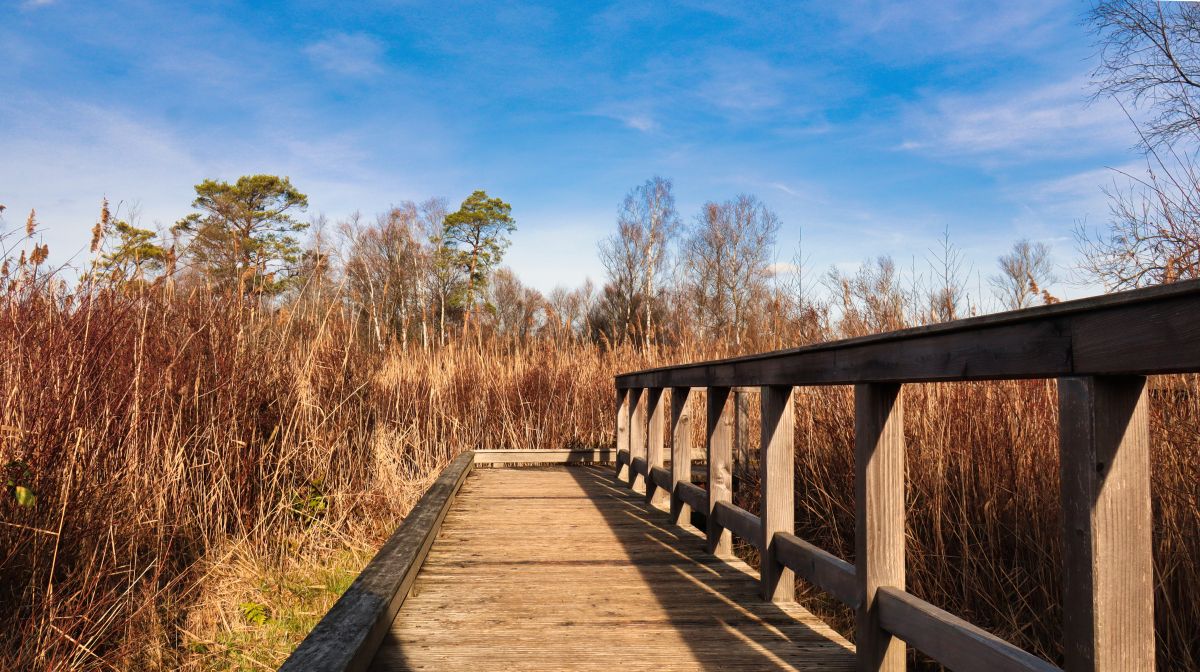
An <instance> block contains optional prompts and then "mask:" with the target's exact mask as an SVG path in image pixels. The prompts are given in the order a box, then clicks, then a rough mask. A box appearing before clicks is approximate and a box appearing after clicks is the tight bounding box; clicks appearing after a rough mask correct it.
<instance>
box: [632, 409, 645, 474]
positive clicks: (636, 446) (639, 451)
mask: <svg viewBox="0 0 1200 672" xmlns="http://www.w3.org/2000/svg"><path fill="white" fill-rule="evenodd" d="M638 460H641V461H642V463H643V464H644V463H645V461H646V395H645V390H640V389H634V390H630V391H629V465H630V469H629V487H631V488H637V487H638V485H639V484H640V483H642V482H643V481H642V480H640V479H641V477H642V476H644V475H645V473H646V472H644V471H643V472H642V473H641V474H637V473H635V472H634V470H633V465H634V464H636V463H637V461H638Z"/></svg>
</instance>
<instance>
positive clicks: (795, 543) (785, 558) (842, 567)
mask: <svg viewBox="0 0 1200 672" xmlns="http://www.w3.org/2000/svg"><path fill="white" fill-rule="evenodd" d="M775 556H776V557H777V558H778V559H779V561H780V562H782V563H783V564H784V565H786V566H787V567H789V568H790V569H792V571H794V572H796V575H797V576H799V577H800V578H802V579H804V580H805V581H808V582H809V583H811V584H813V585H814V586H816V587H818V588H820V589H821V590H823V591H825V592H827V593H829V594H830V595H832V596H833V597H834V598H835V599H837V600H838V601H839V602H841V603H842V604H844V605H846V606H848V607H850V608H851V609H857V608H858V607H859V605H861V604H862V589H861V587H860V586H859V584H858V577H857V576H855V574H854V565H852V564H850V563H848V562H846V561H845V560H842V559H841V558H839V557H837V556H836V555H833V554H832V553H829V552H827V551H824V550H822V549H820V548H817V547H816V546H813V545H812V544H810V543H808V542H807V541H804V540H803V539H801V538H799V537H797V536H796V535H794V534H791V533H789V532H776V533H775Z"/></svg>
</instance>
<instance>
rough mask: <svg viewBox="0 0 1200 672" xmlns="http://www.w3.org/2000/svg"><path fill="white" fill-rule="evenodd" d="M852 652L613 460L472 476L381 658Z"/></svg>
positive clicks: (774, 665) (706, 661)
mask: <svg viewBox="0 0 1200 672" xmlns="http://www.w3.org/2000/svg"><path fill="white" fill-rule="evenodd" d="M619 652H628V653H629V655H619ZM618 658H619V660H618ZM853 664H854V658H853V654H852V647H850V646H849V644H848V643H847V642H846V641H845V639H843V638H842V637H840V636H838V635H837V633H835V632H834V631H833V630H832V629H830V628H829V627H828V626H827V625H825V624H824V623H822V622H821V621H820V620H818V619H817V618H816V617H814V616H813V615H812V614H810V613H809V612H807V611H806V610H804V609H803V608H802V607H800V606H799V605H795V604H784V605H773V604H768V603H764V602H762V601H761V599H759V597H758V582H757V577H756V576H755V575H754V573H753V571H752V570H751V569H750V568H749V567H748V566H746V564H745V563H744V562H742V561H740V560H737V559H730V560H729V561H723V560H719V559H717V558H714V557H713V556H712V555H711V554H709V553H708V552H707V550H706V549H705V539H704V537H703V536H701V535H700V534H698V533H696V532H695V531H693V530H692V529H691V528H681V527H676V526H673V525H669V524H667V520H666V512H665V511H664V510H663V509H662V508H658V507H652V506H649V505H647V504H646V503H645V502H644V501H643V498H642V497H641V496H639V495H637V494H635V493H632V492H630V491H629V490H628V489H626V488H625V487H623V486H621V485H618V484H616V483H614V482H613V480H612V476H611V472H610V471H608V469H607V468H604V469H603V470H599V469H596V468H593V467H549V468H540V469H483V470H479V471H476V472H475V473H473V474H472V475H471V478H470V480H468V481H467V483H466V484H465V485H464V486H463V490H462V492H461V494H460V495H459V497H458V498H457V500H456V502H455V505H454V508H453V509H452V510H451V511H450V513H449V515H447V517H446V521H445V524H444V525H443V527H442V532H441V534H440V535H439V536H438V539H437V541H436V543H435V544H434V547H433V550H432V551H431V553H430V555H429V558H428V559H427V560H426V562H425V564H424V566H423V567H422V569H421V573H420V575H419V576H418V578H417V581H416V583H415V585H414V586H413V588H412V591H411V595H410V596H409V598H408V600H407V601H406V602H405V604H404V607H403V609H401V610H400V612H399V614H397V616H396V619H395V621H394V623H393V624H392V627H391V632H390V635H389V636H388V638H387V641H386V642H385V643H384V645H383V646H381V647H380V649H379V653H378V656H377V658H376V660H375V664H374V668H373V669H375V670H380V671H388V672H390V671H393V670H506V671H507V670H514V671H525V672H529V671H535V670H553V671H556V672H559V671H567V670H572V671H576V670H587V671H595V672H601V671H603V672H610V671H611V670H614V669H620V670H630V671H635V670H636V671H647V672H651V671H652V672H677V671H678V672H682V671H684V670H690V671H694V670H737V671H747V672H748V671H750V670H804V671H805V672H835V671H837V672H850V671H851V670H852V669H853Z"/></svg>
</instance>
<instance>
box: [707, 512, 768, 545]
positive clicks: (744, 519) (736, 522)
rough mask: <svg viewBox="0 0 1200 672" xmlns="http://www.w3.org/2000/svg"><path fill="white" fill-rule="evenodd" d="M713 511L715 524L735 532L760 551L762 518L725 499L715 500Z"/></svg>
mask: <svg viewBox="0 0 1200 672" xmlns="http://www.w3.org/2000/svg"><path fill="white" fill-rule="evenodd" d="M713 511H714V517H715V518H716V523H717V525H719V526H721V527H722V528H724V529H726V530H728V531H729V532H732V533H734V534H736V535H737V536H738V537H740V538H741V539H742V540H743V541H745V542H746V543H749V544H751V545H753V546H754V547H755V548H757V549H759V550H760V551H761V550H762V541H763V538H762V520H760V519H759V517H758V516H756V515H754V514H753V513H750V512H749V511H747V510H745V509H743V508H742V507H740V506H737V505H734V504H731V503H729V502H726V501H719V502H717V506H716V508H715V509H713ZM710 520H712V519H710ZM710 527H711V525H710Z"/></svg>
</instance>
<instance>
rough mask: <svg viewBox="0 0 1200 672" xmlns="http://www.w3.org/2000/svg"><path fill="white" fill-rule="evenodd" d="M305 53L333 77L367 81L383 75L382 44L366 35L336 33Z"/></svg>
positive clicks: (305, 50) (371, 36)
mask: <svg viewBox="0 0 1200 672" xmlns="http://www.w3.org/2000/svg"><path fill="white" fill-rule="evenodd" d="M304 52H305V53H306V54H308V57H309V58H310V59H312V62H313V64H314V65H316V66H317V67H318V68H321V69H322V70H326V71H328V72H331V73H334V74H338V75H345V76H347V77H356V78H367V77H372V76H374V75H378V74H380V73H382V72H383V63H382V61H383V57H384V48H383V43H382V42H380V40H379V39H378V38H376V37H374V36H373V35H369V34H367V33H334V34H332V35H330V36H328V37H326V38H325V39H323V40H321V41H319V42H315V43H313V44H310V45H308V46H307V47H306V48H305V49H304Z"/></svg>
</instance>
